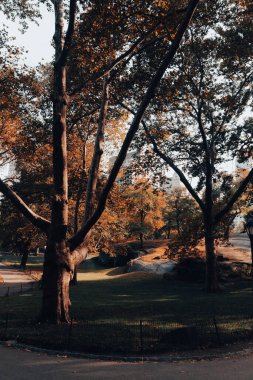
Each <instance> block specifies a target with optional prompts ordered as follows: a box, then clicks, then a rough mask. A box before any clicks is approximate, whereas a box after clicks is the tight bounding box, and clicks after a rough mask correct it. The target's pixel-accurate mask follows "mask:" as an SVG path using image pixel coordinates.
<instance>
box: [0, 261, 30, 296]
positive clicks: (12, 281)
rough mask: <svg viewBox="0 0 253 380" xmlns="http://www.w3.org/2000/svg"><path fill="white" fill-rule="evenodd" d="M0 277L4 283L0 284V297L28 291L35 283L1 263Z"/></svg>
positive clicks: (23, 274)
mask: <svg viewBox="0 0 253 380" xmlns="http://www.w3.org/2000/svg"><path fill="white" fill-rule="evenodd" d="M0 275H1V277H3V279H4V283H3V284H2V283H1V284H0V297H3V296H6V295H8V294H16V293H20V292H22V291H24V290H27V289H30V288H31V287H32V286H33V283H34V282H35V281H34V279H33V278H31V277H30V276H28V275H27V274H25V273H24V272H22V271H20V270H18V269H15V268H13V267H11V266H9V265H4V264H2V263H0Z"/></svg>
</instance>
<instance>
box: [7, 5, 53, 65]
mask: <svg viewBox="0 0 253 380" xmlns="http://www.w3.org/2000/svg"><path fill="white" fill-rule="evenodd" d="M41 13H42V19H39V20H38V22H39V25H36V24H35V23H34V22H33V23H32V22H29V28H28V29H27V31H26V32H25V33H23V34H22V33H21V31H20V26H19V24H18V23H17V22H16V23H14V22H11V21H9V20H6V19H5V17H4V16H3V15H2V14H0V22H1V24H5V25H7V26H8V29H9V35H10V36H11V37H15V38H16V40H15V41H14V44H15V45H16V46H18V47H24V50H25V52H26V53H25V63H26V64H27V65H28V66H36V65H37V64H38V63H39V62H41V61H42V60H43V62H44V63H45V62H49V61H51V60H52V56H53V47H52V45H51V41H52V38H53V34H54V15H53V13H52V12H51V13H50V12H48V11H47V9H46V7H44V6H42V8H41Z"/></svg>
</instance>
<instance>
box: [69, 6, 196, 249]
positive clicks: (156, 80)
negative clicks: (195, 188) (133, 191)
mask: <svg viewBox="0 0 253 380" xmlns="http://www.w3.org/2000/svg"><path fill="white" fill-rule="evenodd" d="M198 3H199V0H191V1H190V2H189V4H188V7H187V11H186V14H185V17H184V19H183V21H182V22H181V24H180V26H179V28H178V30H177V32H176V35H175V38H174V40H173V41H172V44H171V46H170V48H169V51H168V53H167V54H166V55H165V57H164V59H163V60H162V62H161V64H160V66H159V67H158V69H157V71H156V73H155V75H154V76H153V78H152V80H151V82H150V84H149V87H148V89H147V91H146V93H145V95H144V96H143V99H142V102H141V104H140V106H139V108H138V110H137V112H136V114H135V116H134V118H133V121H132V123H131V126H130V128H129V130H128V132H127V134H126V137H125V139H124V142H123V144H122V146H121V149H120V151H119V154H118V156H117V159H116V161H115V163H114V165H113V167H112V169H111V172H110V174H109V177H108V179H107V182H106V184H105V186H104V188H103V190H102V192H101V195H100V199H99V202H98V205H97V208H96V210H95V212H94V214H93V215H92V216H91V217H90V218H89V220H88V221H87V222H86V223H85V224H84V225H83V227H82V228H81V229H80V230H79V231H78V233H77V234H76V235H74V236H73V237H72V238H71V239H70V240H69V244H70V247H71V250H73V249H75V248H76V247H78V246H79V245H80V244H81V243H82V241H83V240H84V238H85V236H86V235H87V233H88V232H89V231H90V229H91V228H92V227H93V226H94V224H95V223H96V222H97V221H98V219H99V218H100V216H101V215H102V213H103V211H104V209H105V206H106V200H107V197H108V195H109V192H110V191H111V189H112V187H113V184H114V182H115V179H116V177H117V175H118V173H119V171H120V169H121V166H122V164H123V162H124V160H125V158H126V154H127V151H128V148H129V146H130V144H131V142H132V140H133V138H134V136H135V134H136V132H137V130H138V128H139V125H140V122H141V120H142V118H143V115H144V113H145V111H146V109H147V108H148V106H149V104H150V102H151V100H152V98H153V97H154V96H155V91H156V89H157V87H158V85H159V84H160V81H161V79H162V77H163V75H164V73H165V71H166V70H167V68H168V67H169V65H170V64H171V62H172V60H173V58H174V56H175V54H176V52H177V50H178V48H179V46H180V43H181V41H182V38H183V36H184V33H185V31H186V29H187V27H188V25H189V23H190V21H191V18H192V16H193V14H194V12H195V10H196V8H197V5H198Z"/></svg>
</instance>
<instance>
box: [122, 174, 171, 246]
mask: <svg viewBox="0 0 253 380" xmlns="http://www.w3.org/2000/svg"><path fill="white" fill-rule="evenodd" d="M125 201H126V207H125V214H126V215H125V219H126V220H127V221H128V230H129V233H130V235H137V236H139V239H140V247H141V249H143V243H144V237H145V236H147V235H149V236H150V235H151V234H153V235H154V233H155V231H157V230H159V229H160V228H161V227H162V226H163V225H164V221H163V209H164V208H165V197H164V194H162V193H161V192H160V193H159V192H158V191H156V190H155V189H153V188H152V187H151V186H150V185H149V183H148V182H147V181H144V180H143V181H137V182H136V183H135V184H134V185H133V186H130V188H128V189H127V191H126V192H125Z"/></svg>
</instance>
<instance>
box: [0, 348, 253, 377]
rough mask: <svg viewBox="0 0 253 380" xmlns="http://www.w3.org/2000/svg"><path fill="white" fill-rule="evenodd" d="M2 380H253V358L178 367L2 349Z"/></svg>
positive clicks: (174, 365)
mask: <svg viewBox="0 0 253 380" xmlns="http://www.w3.org/2000/svg"><path fill="white" fill-rule="evenodd" d="M0 378H1V380H48V379H50V380H81V379H88V380H93V379H96V380H100V379H101V380H102V379H103V380H114V379H115V380H116V379H117V380H118V379H121V380H129V379H131V380H144V379H145V380H203V379H205V380H227V379H229V380H252V379H253V355H250V356H247V357H238V358H233V359H232V358H228V359H215V360H211V361H208V360H205V361H198V362H190V361H189V362H176V363H124V362H108V361H107V362H106V361H98V360H86V359H74V358H66V357H57V356H47V355H45V354H37V353H34V352H27V351H21V350H17V349H13V348H6V347H1V346H0Z"/></svg>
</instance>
